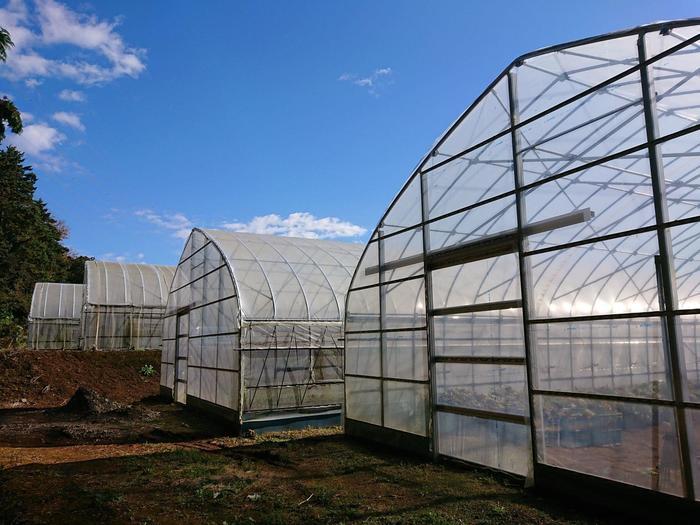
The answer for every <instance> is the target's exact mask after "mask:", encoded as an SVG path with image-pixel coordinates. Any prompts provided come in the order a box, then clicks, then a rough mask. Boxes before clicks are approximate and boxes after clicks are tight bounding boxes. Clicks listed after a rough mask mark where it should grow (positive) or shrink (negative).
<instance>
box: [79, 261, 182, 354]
mask: <svg viewBox="0 0 700 525" xmlns="http://www.w3.org/2000/svg"><path fill="white" fill-rule="evenodd" d="M174 271H175V268H174V267H172V266H159V265H151V264H124V263H113V262H104V261H87V262H86V263H85V304H84V306H83V309H82V314H81V320H80V331H81V336H80V337H81V341H80V343H81V347H82V348H83V349H84V350H159V349H161V347H162V337H163V314H164V313H165V303H166V301H167V297H168V290H169V289H170V283H171V282H172V279H173V274H174Z"/></svg>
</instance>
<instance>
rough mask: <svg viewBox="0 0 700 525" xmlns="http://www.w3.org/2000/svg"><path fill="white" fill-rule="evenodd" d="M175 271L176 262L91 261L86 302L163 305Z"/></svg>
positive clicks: (87, 275)
mask: <svg viewBox="0 0 700 525" xmlns="http://www.w3.org/2000/svg"><path fill="white" fill-rule="evenodd" d="M174 273H175V267H174V266H160V265H155V264H126V263H118V262H106V261H87V262H86V263H85V286H86V287H87V296H86V303H87V304H91V305H108V306H136V307H146V308H163V307H165V304H166V302H167V300H168V292H169V290H170V284H171V283H172V280H173V275H174Z"/></svg>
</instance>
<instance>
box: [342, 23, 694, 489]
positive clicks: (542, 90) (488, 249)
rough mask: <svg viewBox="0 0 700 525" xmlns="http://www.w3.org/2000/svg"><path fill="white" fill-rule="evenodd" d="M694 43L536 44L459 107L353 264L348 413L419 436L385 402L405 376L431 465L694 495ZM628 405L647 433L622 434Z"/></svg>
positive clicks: (401, 408) (659, 33) (634, 38)
mask: <svg viewBox="0 0 700 525" xmlns="http://www.w3.org/2000/svg"><path fill="white" fill-rule="evenodd" d="M699 42H700V21H698V20H689V21H676V22H664V23H660V24H655V25H651V26H643V27H640V28H637V29H634V30H628V31H624V32H620V33H616V34H610V35H604V36H601V37H596V38H590V39H586V40H582V41H578V42H573V43H570V44H564V45H559V46H554V47H552V48H546V49H542V50H539V51H535V52H532V53H529V54H527V55H523V56H521V57H519V58H517V59H516V60H514V61H513V62H512V63H511V64H510V65H509V66H508V68H506V70H505V71H503V73H502V74H501V75H499V76H498V77H497V78H496V79H494V81H493V82H492V83H491V84H490V85H489V86H488V87H486V88H485V90H484V92H483V94H482V95H481V96H479V97H478V98H477V99H476V100H475V101H474V102H473V103H472V104H471V105H469V106H468V108H467V109H466V110H465V112H464V113H463V114H462V115H460V116H459V118H457V120H456V121H455V122H454V124H453V125H451V126H450V127H449V128H448V130H447V131H446V132H445V134H444V135H443V136H442V137H440V138H439V139H438V140H437V141H436V143H435V146H434V147H433V148H431V150H430V151H428V152H427V153H426V155H425V156H424V157H423V160H422V161H421V162H420V163H419V165H418V167H417V169H416V170H415V171H414V172H413V173H412V175H411V176H410V177H409V179H408V180H407V182H406V183H405V185H404V187H403V188H402V189H401V190H400V191H399V192H398V194H397V196H396V198H395V199H394V200H393V201H392V202H391V203H390V205H389V206H388V208H387V211H386V213H385V214H384V216H383V217H382V219H381V220H380V221H379V226H378V227H377V229H376V230H375V231H374V232H373V233H372V235H371V237H370V242H369V244H368V246H367V249H366V251H365V253H364V255H363V256H362V258H361V260H360V262H359V264H358V270H357V272H356V273H355V276H354V278H353V282H352V284H351V285H350V292H349V297H348V302H347V312H346V330H347V336H348V349H347V354H346V357H347V360H348V361H347V364H348V374H349V377H348V379H349V381H348V382H347V383H346V402H347V413H346V416H347V417H348V418H350V419H358V420H360V421H364V422H368V423H372V424H375V425H377V426H384V427H387V428H391V429H392V430H402V431H405V432H412V433H416V429H409V427H408V426H407V425H405V424H403V423H401V424H399V423H397V421H398V422H400V421H404V419H403V418H405V414H406V413H407V412H406V411H407V410H408V408H407V407H409V406H414V405H416V403H415V402H414V401H415V400H416V399H418V397H416V395H414V394H408V392H411V389H410V388H408V387H404V386H403V385H401V388H399V389H398V390H397V392H399V391H401V392H406V393H404V394H403V398H402V399H404V400H405V402H401V403H399V402H395V398H396V396H397V395H398V394H395V393H391V394H390V391H389V390H388V384H389V383H390V382H392V381H396V380H397V379H399V378H401V379H404V380H405V381H407V380H408V378H411V381H416V382H417V383H415V384H417V385H418V386H417V387H416V389H418V387H421V388H422V386H423V385H424V384H426V385H428V386H429V387H430V388H429V390H430V391H431V392H432V394H433V396H434V397H435V398H436V399H438V400H440V401H438V403H439V404H438V406H437V407H436V406H431V405H430V403H429V404H428V410H427V413H426V420H427V422H428V428H431V429H432V430H433V432H432V433H431V434H430V435H427V434H426V435H427V437H428V440H427V441H428V443H426V446H427V447H429V448H430V447H433V449H436V450H438V451H439V453H440V454H443V455H447V456H452V457H457V458H461V459H466V460H468V461H472V462H474V463H480V464H483V465H486V466H489V467H493V468H498V469H503V470H507V471H509V472H516V473H521V474H526V473H527V472H528V471H529V468H528V465H529V464H531V463H537V462H541V463H546V464H548V465H556V466H559V467H560V468H569V469H573V470H578V471H580V472H584V473H587V474H591V475H594V476H598V477H604V478H608V479H611V480H617V481H620V482H623V483H631V484H634V485H638V486H641V487H645V488H648V489H651V490H656V491H661V492H666V493H670V494H675V495H681V496H683V495H685V494H683V491H684V490H685V489H684V487H690V482H691V480H692V482H693V483H694V486H695V487H696V490H697V487H698V486H700V477H699V474H698V466H697V465H696V464H693V465H694V467H693V468H694V469H695V470H692V472H691V469H690V468H687V467H688V466H689V465H690V464H691V463H692V462H693V461H694V458H695V457H696V456H697V450H698V445H697V443H698V440H697V435H698V431H696V430H694V427H693V425H691V424H684V421H683V417H684V414H686V415H687V417H688V418H693V417H694V418H696V419H695V421H697V417H696V414H695V412H696V411H697V406H696V405H697V404H698V403H700V387H699V386H698V385H700V376H699V375H698V374H700V371H699V370H700V358H699V357H698V356H699V355H700V350H699V348H700V346H699V344H698V334H697V325H698V320H697V319H696V318H697V317H698V314H697V312H698V310H700V296H699V295H698V290H700V282H698V279H697V275H698V271H697V270H698V269H699V268H698V261H699V260H700V256H699V254H700V240H699V239H700V229H699V228H698V225H699V224H700V211H699V210H700V194H699V193H698V190H699V188H700V161H699V160H698V159H700V103H699V102H698V100H700V81H699V80H698V78H699V77H698V74H697V72H698V70H699V69H700V44H699ZM521 305H522V308H521ZM396 334H406V335H405V336H403V335H402V336H398V335H396ZM417 334H420V336H417ZM423 334H427V335H426V340H425V346H424V347H423V344H422V340H421V339H420V338H421V337H423ZM403 337H405V338H406V340H405V341H404V340H403V339H402V338H403ZM397 341H400V345H401V347H400V348H401V349H402V352H405V353H403V354H402V356H403V357H402V358H401V360H402V361H401V366H399V367H397V363H398V362H397V361H396V359H393V358H392V352H394V351H395V350H396V348H397V347H396V345H397V344H399V343H398V342H397ZM407 341H410V344H406V345H405V342H407ZM526 343H527V344H526ZM404 345H405V346H404ZM526 348H527V350H528V351H527V352H526ZM409 349H410V350H409ZM420 352H423V353H424V354H425V355H424V357H419V353H420ZM526 357H527V359H528V360H527V361H526ZM424 362H427V363H430V366H429V370H428V372H429V373H428V375H427V376H422V375H413V374H414V370H415V371H419V370H420V371H422V369H421V367H422V363H424ZM526 366H527V367H529V373H528V374H526V373H525V372H526V371H528V369H527V368H525V367H526ZM409 368H410V373H409ZM352 374H355V376H354V377H352V378H351V377H350V375H352ZM358 376H363V377H358ZM397 376H399V377H397ZM424 377H427V378H428V379H423V378H424ZM350 379H351V380H350ZM423 381H425V383H423ZM509 385H512V386H509ZM508 388H512V389H513V390H512V392H508V391H507V389H508ZM416 391H418V390H416ZM516 391H517V393H518V394H517V396H516V394H515V392H516ZM678 392H682V393H683V395H682V396H680V395H676V394H677V393H678ZM674 393H676V394H674ZM509 394H512V395H510V397H509ZM411 396H413V397H411ZM535 396H536V397H537V400H538V401H537V402H538V403H539V404H540V412H539V414H538V415H537V417H536V418H535V420H534V422H533V420H529V421H528V420H527V418H528V417H529V416H528V414H529V408H530V406H531V405H532V403H533V400H534V398H535ZM600 396H603V397H605V399H604V400H602V401H595V402H594V401H593V400H592V398H593V397H600ZM516 397H517V401H516ZM528 397H529V399H528ZM511 398H512V399H511ZM607 399H610V402H611V403H612V402H615V403H617V405H615V406H614V407H613V406H612V405H607V404H606V403H608V401H607ZM409 400H411V401H410V402H409ZM553 400H557V401H556V402H554V401H553ZM559 400H561V402H559ZM589 401H590V403H589V404H586V403H588V402H589ZM368 403H373V404H376V405H378V406H367V404H368ZM542 405H546V406H545V407H544V409H543V408H542ZM579 406H580V407H582V408H581V413H579V412H577V411H576V410H575V408H576V407H579ZM440 407H442V408H440ZM628 407H632V408H631V409H629V410H628ZM394 411H396V413H394ZM635 411H636V412H635ZM637 412H638V413H639V414H642V416H639V417H638V418H637V419H640V418H641V419H644V420H646V419H645V418H647V419H649V421H652V422H653V424H652V425H651V428H653V430H650V429H649V428H643V427H642V426H636V427H635V426H632V427H628V426H627V425H628V423H629V424H630V425H634V424H633V423H631V422H630V421H631V420H630V418H634V417H636V416H630V415H628V413H629V414H631V413H637ZM543 413H544V416H543ZM592 414H593V415H594V416H595V417H593V416H591V415H592ZM620 414H622V416H620ZM588 416H591V417H590V418H589V419H590V420H589V419H586V418H587V417H588ZM647 416H648V417H647ZM620 417H622V418H623V424H622V426H620V425H618V424H617V421H618V419H619V418H620ZM586 425H589V427H588V430H585V431H583V430H582V432H581V435H582V436H583V435H584V434H586V432H588V437H585V436H583V437H581V438H580V439H579V437H578V435H574V434H571V432H575V431H576V429H577V428H582V429H583V428H584V427H586ZM676 425H677V427H676ZM349 428H353V427H349ZM676 428H680V429H681V431H683V432H685V434H681V435H678V434H677V431H676V430H675V429H676ZM531 431H533V432H536V433H537V434H538V438H539V440H540V442H541V443H542V446H544V447H545V449H546V450H545V451H544V452H542V450H541V449H538V452H541V453H543V454H544V455H541V456H537V455H535V454H534V451H533V450H530V443H531V440H530V438H529V433H530V432H531ZM373 434H374V436H375V437H377V436H379V439H381V431H377V432H374V433H373ZM394 437H395V432H389V433H387V440H388V441H389V440H391V439H393V438H394ZM587 440H588V441H587ZM552 443H554V444H555V445H556V447H558V449H555V448H553V447H555V445H553V444H552ZM562 443H564V444H562ZM567 447H568V448H567ZM693 447H694V448H693ZM691 448H692V450H691ZM560 449H561V450H560ZM563 449H567V450H563ZM569 449H571V450H573V449H576V451H575V452H572V453H571V457H569V456H568V455H567V454H569ZM579 449H580V450H579ZM635 450H636V451H639V454H640V455H642V456H643V458H642V459H639V460H634V458H633V455H634V451H635ZM657 452H658V458H657V457H656V456H654V454H657ZM579 454H580V460H581V463H580V464H579V463H577V462H578V461H579V459H578V455H579ZM693 454H695V456H694V455H693ZM681 456H682V457H683V458H684V462H685V467H684V468H681V467H680V465H681V463H680V457H681ZM587 459H590V461H589V463H590V464H589V465H586V464H585V463H584V460H587ZM635 461H636V463H638V467H639V468H638V469H637V466H635ZM625 462H629V464H630V465H632V466H631V467H629V468H627V467H625V466H624V463H625ZM693 472H694V473H695V474H694V477H693V474H692V473H693ZM687 496H692V494H689V495H687Z"/></svg>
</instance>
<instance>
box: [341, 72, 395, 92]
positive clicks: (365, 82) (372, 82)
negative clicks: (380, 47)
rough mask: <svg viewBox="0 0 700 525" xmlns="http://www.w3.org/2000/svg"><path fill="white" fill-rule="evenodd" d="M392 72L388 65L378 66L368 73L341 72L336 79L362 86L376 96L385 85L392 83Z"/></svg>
mask: <svg viewBox="0 0 700 525" xmlns="http://www.w3.org/2000/svg"><path fill="white" fill-rule="evenodd" d="M393 73H394V72H393V71H392V69H391V68H390V67H380V68H378V69H375V70H374V71H373V72H372V73H371V74H369V75H355V74H353V73H343V74H342V75H340V76H339V77H338V80H339V81H340V82H349V83H351V84H354V85H355V86H359V87H361V88H364V89H366V90H367V92H368V93H369V94H370V95H373V96H375V97H378V96H379V95H380V92H381V91H382V90H383V89H384V88H385V87H386V86H388V85H389V84H392V83H393Z"/></svg>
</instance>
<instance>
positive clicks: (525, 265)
mask: <svg viewBox="0 0 700 525" xmlns="http://www.w3.org/2000/svg"><path fill="white" fill-rule="evenodd" d="M517 67H518V64H516V65H515V67H514V68H513V69H511V70H510V71H509V72H508V101H509V106H510V107H509V109H510V129H511V147H512V151H513V177H514V182H515V207H516V214H517V221H518V239H517V242H518V267H519V270H520V294H521V295H520V297H521V302H522V307H521V312H522V316H523V335H524V338H525V339H524V343H525V376H526V380H527V400H528V407H529V409H530V416H529V422H530V445H531V447H532V450H531V452H532V457H531V459H532V480H531V481H532V484H533V485H534V483H535V464H536V462H537V434H536V429H535V423H534V421H535V405H534V398H533V394H532V388H533V381H532V377H533V370H535V360H534V358H533V352H532V341H531V335H530V297H531V295H532V293H531V292H532V279H531V277H532V270H531V268H530V261H529V259H528V258H527V257H525V255H524V254H525V252H527V251H528V246H527V238H526V237H525V234H524V232H523V229H524V226H525V224H526V222H527V215H526V212H525V201H524V195H523V192H522V191H520V188H521V187H522V186H523V162H522V157H521V155H520V133H519V131H518V128H517V125H518V123H519V120H520V119H519V114H518V98H517V76H516V71H517Z"/></svg>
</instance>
